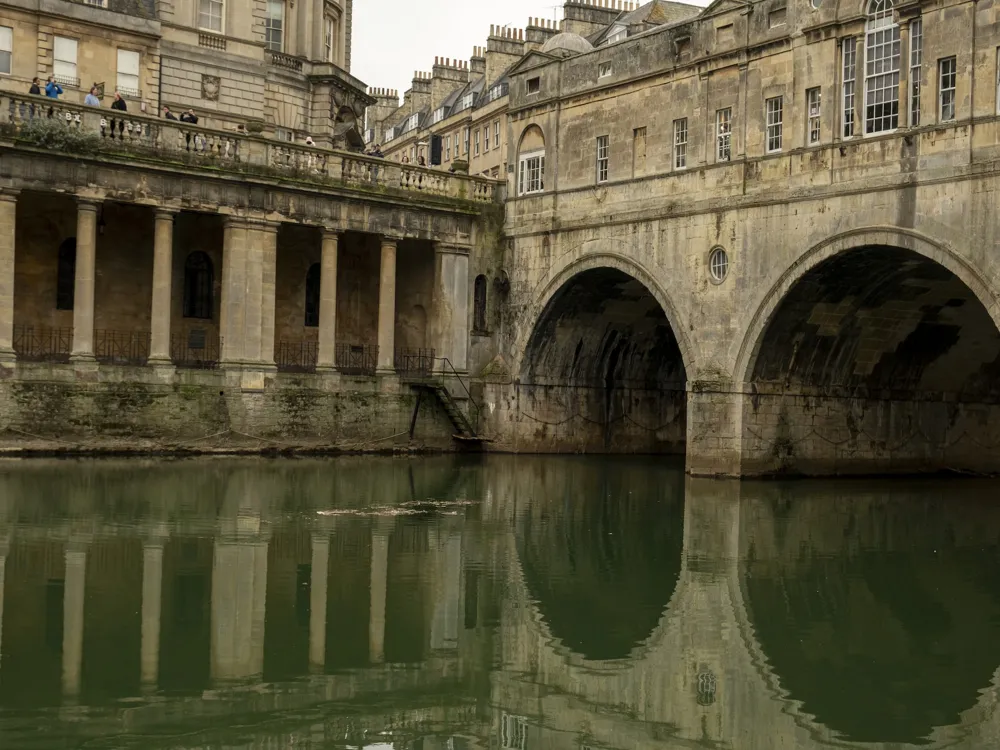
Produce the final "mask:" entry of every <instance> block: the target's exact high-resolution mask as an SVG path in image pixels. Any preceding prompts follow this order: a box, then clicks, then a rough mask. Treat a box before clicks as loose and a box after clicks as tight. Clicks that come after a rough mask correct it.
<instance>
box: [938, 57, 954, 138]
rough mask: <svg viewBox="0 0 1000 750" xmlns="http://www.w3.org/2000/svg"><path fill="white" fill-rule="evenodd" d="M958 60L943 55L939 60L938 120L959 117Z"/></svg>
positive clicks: (949, 120) (946, 120)
mask: <svg viewBox="0 0 1000 750" xmlns="http://www.w3.org/2000/svg"><path fill="white" fill-rule="evenodd" d="M957 88H958V60H957V58H956V57H955V56H954V55H952V56H951V57H942V58H941V59H940V60H938V122H953V121H954V120H955V119H957V116H958V112H957V101H956V99H957V97H956V93H957Z"/></svg>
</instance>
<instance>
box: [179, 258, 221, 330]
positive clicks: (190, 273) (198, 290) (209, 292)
mask: <svg viewBox="0 0 1000 750" xmlns="http://www.w3.org/2000/svg"><path fill="white" fill-rule="evenodd" d="M214 287H215V272H214V270H213V268H212V259H211V258H209V257H208V255H206V254H205V253H203V252H201V251H200V250H196V251H195V252H193V253H191V254H190V255H189V256H188V257H187V260H186V261H184V317H185V318H200V319H202V320H211V319H212V311H213V310H214V309H215V299H214V294H215V289H214Z"/></svg>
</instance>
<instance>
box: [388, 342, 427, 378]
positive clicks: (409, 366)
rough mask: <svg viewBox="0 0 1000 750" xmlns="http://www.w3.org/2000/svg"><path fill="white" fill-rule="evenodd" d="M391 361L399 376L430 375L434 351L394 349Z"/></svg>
mask: <svg viewBox="0 0 1000 750" xmlns="http://www.w3.org/2000/svg"><path fill="white" fill-rule="evenodd" d="M393 361H394V363H395V366H396V372H397V373H399V374H400V375H411V376H412V375H421V376H425V375H430V374H431V373H432V372H433V371H434V350H433V349H408V348H403V349H396V352H395V358H394V360H393Z"/></svg>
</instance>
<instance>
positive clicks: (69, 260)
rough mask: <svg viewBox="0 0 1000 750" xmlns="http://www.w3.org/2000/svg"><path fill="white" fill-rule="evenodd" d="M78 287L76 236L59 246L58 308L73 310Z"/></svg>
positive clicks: (57, 271) (57, 275)
mask: <svg viewBox="0 0 1000 750" xmlns="http://www.w3.org/2000/svg"><path fill="white" fill-rule="evenodd" d="M75 288H76V237H70V238H69V239H68V240H63V243H62V244H61V245H60V246H59V264H58V266H57V268H56V310H72V309H73V297H74V290H75Z"/></svg>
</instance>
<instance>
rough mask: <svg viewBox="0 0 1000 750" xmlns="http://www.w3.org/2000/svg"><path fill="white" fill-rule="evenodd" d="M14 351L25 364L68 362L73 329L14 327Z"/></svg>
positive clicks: (71, 347) (71, 346)
mask: <svg viewBox="0 0 1000 750" xmlns="http://www.w3.org/2000/svg"><path fill="white" fill-rule="evenodd" d="M14 351H15V352H16V353H17V357H18V359H21V360H24V361H25V362H69V355H70V352H71V351H73V329H72V328H44V327H37V328H36V327H35V326H25V325H16V326H14Z"/></svg>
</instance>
